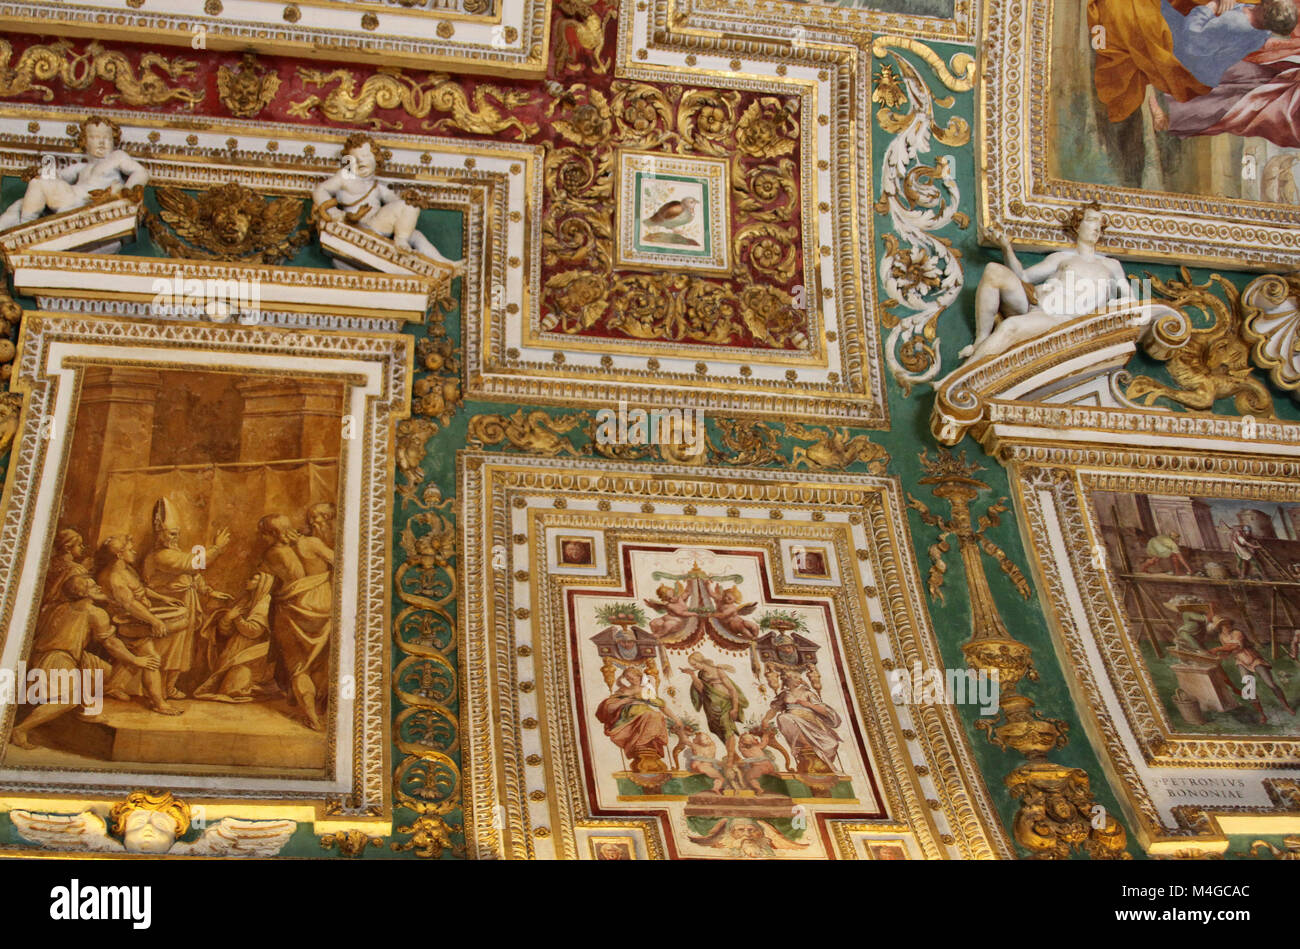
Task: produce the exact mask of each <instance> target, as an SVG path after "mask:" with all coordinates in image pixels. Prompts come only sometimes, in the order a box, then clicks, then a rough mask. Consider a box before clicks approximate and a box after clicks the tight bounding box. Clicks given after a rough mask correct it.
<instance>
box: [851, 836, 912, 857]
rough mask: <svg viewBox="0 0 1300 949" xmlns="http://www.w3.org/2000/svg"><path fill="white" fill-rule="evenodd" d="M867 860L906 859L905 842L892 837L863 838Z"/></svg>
mask: <svg viewBox="0 0 1300 949" xmlns="http://www.w3.org/2000/svg"><path fill="white" fill-rule="evenodd" d="M862 845H863V846H864V847H865V848H866V851H867V859H869V860H908V859H910V857H909V856H908V853H907V842H906V841H904V840H903V839H902V838H898V837H894V838H890V839H887V840H864V841H863V842H862Z"/></svg>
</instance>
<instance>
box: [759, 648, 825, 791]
mask: <svg viewBox="0 0 1300 949" xmlns="http://www.w3.org/2000/svg"><path fill="white" fill-rule="evenodd" d="M773 720H775V721H776V727H777V730H778V731H780V733H781V737H782V738H784V739H785V742H786V744H787V745H788V746H789V748H790V751H791V752H793V753H794V757H795V761H796V762H797V767H798V768H799V770H800V771H802V772H805V773H807V774H830V773H832V772H833V771H834V770H835V767H834V765H835V759H836V757H837V756H838V754H839V747H840V736H839V734H838V733H837V732H836V731H835V729H836V728H838V727H839V726H840V721H841V719H840V715H839V713H838V712H836V711H835V709H833V708H831V707H830V706H829V705H827V704H826V703H825V702H823V701H822V699H821V696H820V695H818V694H817V693H816V692H814V691H813V690H812V687H811V686H809V685H808V684H807V683H806V682H804V681H803V679H802V678H801V677H800V675H799V674H798V673H797V672H784V673H782V675H781V691H780V692H778V693H777V695H776V698H774V699H773V700H772V705H771V707H770V708H769V709H768V710H767V714H766V715H764V716H763V722H762V725H761V726H760V727H761V728H763V729H766V728H767V725H768V723H769V722H771V721H773Z"/></svg>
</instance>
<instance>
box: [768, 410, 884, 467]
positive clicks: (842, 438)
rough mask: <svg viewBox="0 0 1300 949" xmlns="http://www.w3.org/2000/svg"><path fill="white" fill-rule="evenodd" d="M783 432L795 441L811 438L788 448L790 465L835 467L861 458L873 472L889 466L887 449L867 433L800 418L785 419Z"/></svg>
mask: <svg viewBox="0 0 1300 949" xmlns="http://www.w3.org/2000/svg"><path fill="white" fill-rule="evenodd" d="M785 433H786V434H787V435H789V436H790V437H791V438H793V439H795V440H796V441H801V442H812V444H811V445H809V446H807V447H806V448H805V447H802V446H796V447H795V448H794V449H793V450H792V451H791V453H790V466H791V467H792V468H798V467H799V466H800V465H804V466H806V467H807V468H808V470H810V471H834V470H838V469H841V468H847V467H848V466H849V465H851V464H853V463H855V462H861V463H863V464H865V465H866V466H867V470H868V471H870V472H871V473H872V474H875V475H879V474H884V473H885V469H886V468H887V467H889V452H887V451H886V450H885V449H884V448H883V447H881V446H880V445H877V444H876V443H875V442H873V441H872V440H871V439H870V438H868V437H867V436H866V435H856V436H853V437H850V436H849V432H848V429H844V428H840V429H830V430H826V429H814V428H806V427H805V426H804V425H803V424H801V423H799V422H788V423H786V427H785Z"/></svg>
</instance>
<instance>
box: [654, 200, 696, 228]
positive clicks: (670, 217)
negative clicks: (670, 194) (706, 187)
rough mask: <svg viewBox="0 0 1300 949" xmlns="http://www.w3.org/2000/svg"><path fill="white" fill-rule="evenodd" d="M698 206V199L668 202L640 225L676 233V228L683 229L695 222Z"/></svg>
mask: <svg viewBox="0 0 1300 949" xmlns="http://www.w3.org/2000/svg"><path fill="white" fill-rule="evenodd" d="M699 204H700V199H699V198H682V199H681V200H680V201H669V202H668V203H667V204H665V205H664V206H663V207H661V208H660V209H659V210H658V211H656V212H655V213H654V214H652V215H650V217H648V218H646V219H645V221H644V222H642V223H644V224H646V225H649V226H653V227H663V228H667V229H668V230H670V231H676V230H677V229H678V228H682V227H685V226H686V225H687V224H690V223H691V221H693V220H695V209H696V208H697V207H698V206H699Z"/></svg>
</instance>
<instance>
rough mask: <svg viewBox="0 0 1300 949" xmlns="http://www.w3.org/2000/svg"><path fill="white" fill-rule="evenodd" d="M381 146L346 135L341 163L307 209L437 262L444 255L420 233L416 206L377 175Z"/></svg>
mask: <svg viewBox="0 0 1300 949" xmlns="http://www.w3.org/2000/svg"><path fill="white" fill-rule="evenodd" d="M383 164H384V159H383V149H381V148H380V147H379V146H378V145H376V144H375V141H374V139H372V138H371V137H370V136H369V135H365V134H362V133H360V132H358V133H356V134H354V135H349V136H348V138H347V141H345V142H344V143H343V168H342V169H341V170H340V171H339V172H338V173H337V174H334V175H331V176H330V177H329V178H326V179H325V180H324V181H322V182H321V183H320V184H319V185H317V186H316V188H315V189H314V190H313V191H312V211H313V213H314V214H315V215H316V216H317V217H318V218H320V219H321V220H325V221H342V222H344V223H346V224H351V225H352V226H353V227H359V228H361V229H362V230H364V231H370V232H371V233H372V234H377V235H378V236H380V237H385V238H388V239H389V240H391V241H392V242H393V243H394V244H396V245H397V246H398V247H400V248H402V249H403V250H409V251H414V252H415V253H417V254H419V255H421V256H422V257H428V258H429V259H430V260H435V261H437V262H438V263H440V264H458V263H461V262H460V261H454V260H448V259H447V258H446V257H444V256H443V255H442V254H440V253H439V252H438V248H436V247H434V246H433V242H432V241H430V240H429V239H428V238H427V237H425V236H424V235H423V234H421V233H420V230H419V228H417V227H416V222H417V220H418V219H419V217H420V209H419V208H417V207H415V206H414V205H412V204H407V203H406V201H404V200H403V199H402V197H401V195H399V194H398V193H397V192H396V191H394V190H393V189H392V188H390V187H389V186H388V185H386V184H384V183H383V182H382V181H380V180H379V178H378V177H377V175H378V173H379V171H380V169H381V168H383Z"/></svg>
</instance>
